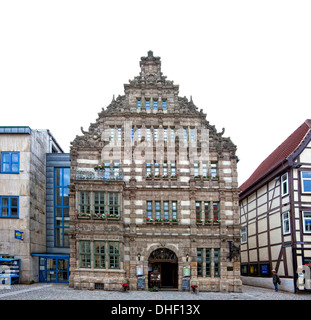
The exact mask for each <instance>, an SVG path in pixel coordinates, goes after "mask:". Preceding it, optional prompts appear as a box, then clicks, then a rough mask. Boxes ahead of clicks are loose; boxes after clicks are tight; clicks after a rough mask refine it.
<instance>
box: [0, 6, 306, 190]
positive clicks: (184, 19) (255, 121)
mask: <svg viewBox="0 0 311 320" xmlns="http://www.w3.org/2000/svg"><path fill="white" fill-rule="evenodd" d="M310 17H311V1H309V0H308V1H299V0H295V1H286V0H282V1H276V0H269V1H266V0H260V1H252V0H247V1H234V0H230V1H221V0H218V1H209V0H203V1H199V0H193V1H189V0H187V1H182V0H179V1H175V0H158V1H148V0H127V1H123V0H119V1H117V0H115V1H108V0H107V1H105V0H102V1H92V0H88V1H79V0H75V1H69V0H61V1H58V0H53V1H44V0H39V1H32V0H27V1H26V0H23V1H14V0H10V1H5V0H0V110H1V112H0V126H23V125H24V126H30V127H31V128H32V129H50V131H51V132H52V134H53V135H54V137H55V138H56V140H57V141H58V142H59V144H60V145H61V146H62V148H63V149H64V151H65V152H69V148H70V141H73V140H74V138H75V136H76V135H80V134H81V131H80V127H81V126H82V127H83V128H84V130H88V128H89V125H90V123H92V122H95V120H96V118H97V117H98V113H99V112H100V111H101V109H102V108H103V107H104V108H106V107H107V106H108V105H109V104H110V102H111V100H112V96H113V94H114V95H115V96H116V97H117V96H118V95H123V94H124V88H123V84H124V83H128V80H129V79H133V78H134V77H135V76H137V75H138V74H139V72H140V67H139V61H140V58H141V56H147V52H148V50H152V51H153V52H154V55H155V56H160V57H161V61H162V72H163V74H164V75H165V76H167V79H168V80H173V81H174V83H175V84H178V85H179V86H180V87H179V89H180V91H179V95H180V96H181V97H184V96H186V97H187V98H188V99H190V96H191V95H192V98H193V102H194V103H195V105H196V106H197V107H198V108H199V109H203V111H204V112H205V113H206V114H207V120H208V121H210V123H211V124H212V125H215V126H216V128H217V130H218V132H220V131H221V130H222V128H223V127H225V129H226V131H225V134H224V136H225V137H228V136H230V138H231V139H232V141H233V142H234V143H235V144H236V145H237V147H238V150H237V155H238V157H239V159H240V162H239V163H238V172H239V184H241V183H243V182H244V181H245V180H246V179H247V178H248V177H249V175H250V174H251V173H252V172H253V171H254V170H255V169H256V167H257V166H258V165H259V164H260V162H262V161H263V160H264V158H266V157H267V156H268V155H269V154H270V153H271V152H272V151H273V150H274V149H275V148H276V147H277V146H278V145H279V144H281V143H282V142H283V140H285V139H286V138H287V137H288V136H289V135H290V134H291V133H292V132H293V131H294V130H295V129H296V128H297V127H299V126H300V125H301V124H302V123H303V122H304V121H305V120H306V119H308V118H311V114H310V105H311V95H310V92H311V91H310V90H311V18H310Z"/></svg>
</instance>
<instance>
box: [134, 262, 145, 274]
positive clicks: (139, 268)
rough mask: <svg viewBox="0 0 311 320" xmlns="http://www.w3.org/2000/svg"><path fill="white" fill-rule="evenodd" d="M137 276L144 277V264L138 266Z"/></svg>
mask: <svg viewBox="0 0 311 320" xmlns="http://www.w3.org/2000/svg"><path fill="white" fill-rule="evenodd" d="M136 275H137V276H142V275H144V266H143V265H142V264H138V265H137V266H136Z"/></svg>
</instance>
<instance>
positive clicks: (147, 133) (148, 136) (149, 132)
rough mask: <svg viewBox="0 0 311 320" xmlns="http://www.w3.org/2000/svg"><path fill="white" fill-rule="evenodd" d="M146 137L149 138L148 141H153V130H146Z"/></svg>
mask: <svg viewBox="0 0 311 320" xmlns="http://www.w3.org/2000/svg"><path fill="white" fill-rule="evenodd" d="M146 136H147V138H146V139H147V141H151V129H150V128H146Z"/></svg>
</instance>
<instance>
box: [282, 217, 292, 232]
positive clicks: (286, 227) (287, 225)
mask: <svg viewBox="0 0 311 320" xmlns="http://www.w3.org/2000/svg"><path fill="white" fill-rule="evenodd" d="M282 221H283V234H289V233H290V220H289V212H284V213H283V214H282Z"/></svg>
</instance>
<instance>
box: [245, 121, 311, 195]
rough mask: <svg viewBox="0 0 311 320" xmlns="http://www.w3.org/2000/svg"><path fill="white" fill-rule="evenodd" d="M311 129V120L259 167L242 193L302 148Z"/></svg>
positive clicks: (248, 180) (246, 182)
mask: <svg viewBox="0 0 311 320" xmlns="http://www.w3.org/2000/svg"><path fill="white" fill-rule="evenodd" d="M310 129H311V120H306V121H305V122H304V123H303V124H302V125H301V126H300V127H299V128H297V129H296V130H295V131H294V132H293V133H292V134H291V135H290V136H289V137H288V138H287V139H286V140H285V141H284V142H283V143H282V144H280V145H279V146H278V147H277V148H276V149H275V150H274V151H273V152H272V153H271V154H270V155H269V156H268V157H267V158H266V159H265V160H264V161H263V162H262V163H261V164H260V165H259V166H258V168H257V169H256V170H255V171H254V172H253V174H252V175H251V176H250V177H249V178H248V179H247V180H246V181H245V182H244V183H243V184H242V185H241V186H240V192H244V191H245V190H246V189H248V188H250V187H252V186H253V185H254V184H255V183H257V182H258V181H259V180H260V179H261V178H263V177H264V176H265V175H266V174H267V173H268V172H271V171H272V170H273V169H275V168H277V167H278V165H280V164H281V163H282V162H283V161H285V160H286V159H287V158H288V157H289V156H290V155H291V154H292V153H293V152H294V151H295V150H296V149H297V148H298V147H299V146H300V144H301V143H302V141H303V140H304V138H305V136H306V134H307V133H308V132H309V131H310Z"/></svg>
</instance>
